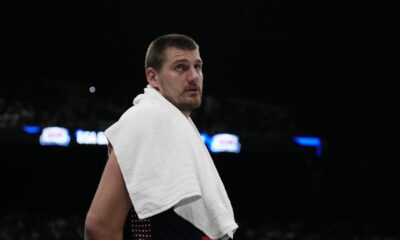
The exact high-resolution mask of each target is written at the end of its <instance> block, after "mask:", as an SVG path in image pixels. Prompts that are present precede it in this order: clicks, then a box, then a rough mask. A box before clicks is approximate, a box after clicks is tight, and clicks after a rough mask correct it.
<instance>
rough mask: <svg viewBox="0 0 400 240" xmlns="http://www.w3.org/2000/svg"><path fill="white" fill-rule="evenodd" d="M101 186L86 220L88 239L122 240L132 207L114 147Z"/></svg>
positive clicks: (86, 235) (110, 150)
mask: <svg viewBox="0 0 400 240" xmlns="http://www.w3.org/2000/svg"><path fill="white" fill-rule="evenodd" d="M108 155H109V158H108V161H107V164H106V166H105V168H104V172H103V175H102V176H101V179H100V183H99V186H98V188H97V191H96V194H95V196H94V199H93V202H92V204H91V206H90V208H89V211H88V213H87V216H86V221H85V240H101V239H107V240H114V239H115V240H117V239H118V240H122V238H123V229H124V224H125V220H126V217H127V214H128V212H129V209H130V208H131V207H132V203H131V200H130V198H129V194H128V191H127V190H126V186H125V182H124V180H123V177H122V173H121V169H120V168H119V165H118V161H117V158H116V156H115V153H114V150H113V149H112V147H111V146H110V147H109V154H108Z"/></svg>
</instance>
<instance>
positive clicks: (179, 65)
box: [175, 64, 187, 71]
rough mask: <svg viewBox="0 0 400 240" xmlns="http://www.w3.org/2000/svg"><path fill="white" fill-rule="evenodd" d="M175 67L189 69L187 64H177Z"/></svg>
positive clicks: (183, 69)
mask: <svg viewBox="0 0 400 240" xmlns="http://www.w3.org/2000/svg"><path fill="white" fill-rule="evenodd" d="M175 69H176V70H178V71H185V70H186V69H187V66H186V65H185V64H177V65H176V66H175Z"/></svg>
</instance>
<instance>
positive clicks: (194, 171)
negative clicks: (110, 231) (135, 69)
mask: <svg viewBox="0 0 400 240" xmlns="http://www.w3.org/2000/svg"><path fill="white" fill-rule="evenodd" d="M133 104H134V106H132V107H131V108H129V109H128V110H127V111H126V112H125V113H124V114H123V115H122V116H121V118H120V119H119V120H118V121H117V122H116V123H114V124H113V125H112V126H111V127H109V128H108V129H107V130H106V131H105V135H106V136H107V138H108V140H109V142H110V143H111V144H112V146H113V148H114V151H115V154H116V156H117V159H118V163H119V165H120V168H121V171H122V175H123V178H124V181H125V183H126V186H127V189H128V192H129V196H130V198H131V201H132V203H133V206H134V208H135V210H136V212H137V214H138V216H139V218H141V219H142V218H147V217H151V216H153V215H156V214H158V213H160V212H163V211H165V210H167V209H169V208H171V207H173V208H174V210H175V212H176V213H177V214H178V215H179V216H181V217H183V218H184V219H186V220H187V221H189V222H191V223H192V224H193V225H194V226H196V227H197V228H198V229H200V230H202V231H203V232H204V233H205V234H206V235H207V236H208V237H210V238H211V239H228V238H229V237H230V238H233V234H234V232H235V231H236V229H237V228H238V225H237V223H236V222H235V219H234V214H233V209H232V206H231V203H230V200H229V198H228V195H227V193H226V190H225V187H224V185H223V183H222V181H221V179H220V176H219V174H218V172H217V169H216V168H215V165H214V162H213V160H212V159H211V156H210V154H209V152H208V150H207V148H206V146H205V145H204V142H203V141H202V139H201V137H200V134H199V132H198V130H197V128H196V126H195V125H194V123H193V122H192V120H191V119H190V118H186V117H185V116H184V115H183V113H182V112H180V110H179V109H177V108H176V107H175V106H174V105H173V104H171V103H170V102H169V101H168V100H167V99H165V98H164V97H163V96H162V95H161V94H160V93H159V92H158V91H156V90H155V89H154V88H152V87H151V86H150V85H148V86H147V87H146V88H145V89H144V93H143V94H139V95H138V96H137V97H136V98H135V99H134V102H133Z"/></svg>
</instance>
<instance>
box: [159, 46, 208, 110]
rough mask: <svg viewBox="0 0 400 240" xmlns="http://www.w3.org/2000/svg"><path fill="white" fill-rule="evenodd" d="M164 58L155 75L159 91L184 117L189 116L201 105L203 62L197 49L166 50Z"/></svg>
mask: <svg viewBox="0 0 400 240" xmlns="http://www.w3.org/2000/svg"><path fill="white" fill-rule="evenodd" d="M164 57H165V61H164V64H163V66H162V68H161V70H160V72H158V73H157V83H158V88H159V91H160V93H161V94H162V95H163V96H164V97H165V98H166V99H168V100H169V101H170V102H171V103H172V104H174V105H175V106H176V107H177V108H178V109H180V110H181V111H182V112H183V113H184V114H185V115H189V114H190V112H192V111H193V110H194V109H196V108H198V107H200V105H201V98H202V91H203V72H202V65H203V62H202V61H201V58H200V53H199V51H198V49H196V50H182V49H177V48H168V49H167V50H166V51H165V55H164Z"/></svg>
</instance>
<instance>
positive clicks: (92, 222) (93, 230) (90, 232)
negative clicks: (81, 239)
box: [84, 215, 104, 240]
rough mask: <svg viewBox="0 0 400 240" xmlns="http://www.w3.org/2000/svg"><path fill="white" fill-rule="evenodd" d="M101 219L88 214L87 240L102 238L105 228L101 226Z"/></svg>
mask: <svg viewBox="0 0 400 240" xmlns="http://www.w3.org/2000/svg"><path fill="white" fill-rule="evenodd" d="M101 225H102V224H101V221H99V219H97V218H96V217H94V216H92V215H87V216H86V219H85V232H84V236H85V240H99V239H102V236H103V235H104V233H103V232H102V231H104V228H103V227H102V226H101Z"/></svg>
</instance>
